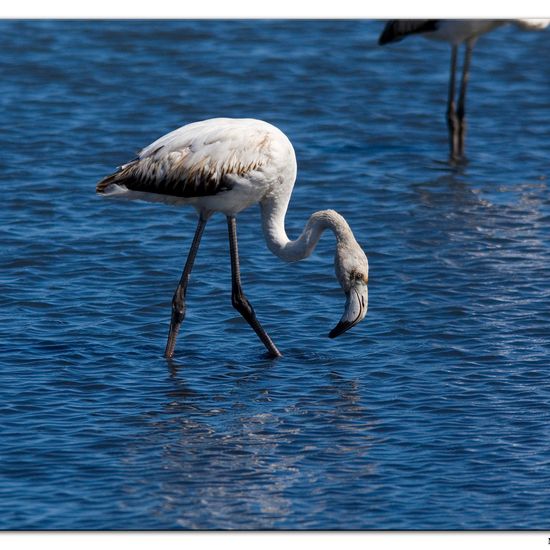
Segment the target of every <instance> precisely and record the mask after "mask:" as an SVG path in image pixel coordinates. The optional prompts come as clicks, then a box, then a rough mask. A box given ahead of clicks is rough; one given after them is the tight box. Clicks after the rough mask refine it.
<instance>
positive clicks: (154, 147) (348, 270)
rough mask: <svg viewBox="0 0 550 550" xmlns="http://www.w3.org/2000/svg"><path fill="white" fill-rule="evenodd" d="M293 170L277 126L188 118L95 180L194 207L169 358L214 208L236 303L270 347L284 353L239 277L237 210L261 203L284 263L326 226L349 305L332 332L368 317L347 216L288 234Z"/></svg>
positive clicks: (114, 193)
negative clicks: (221, 218) (223, 224)
mask: <svg viewBox="0 0 550 550" xmlns="http://www.w3.org/2000/svg"><path fill="white" fill-rule="evenodd" d="M296 172H297V166H296V156H295V153H294V148H293V147H292V144H291V143H290V141H289V139H288V138H287V137H286V136H285V134H283V132H281V130H279V129H278V128H276V127H275V126H272V125H271V124H269V123H267V122H264V121H261V120H255V119H232V118H213V119H209V120H203V121H200V122H194V123H192V124H187V125H186V126H182V127H181V128H178V129H177V130H174V131H173V132H170V133H168V134H166V135H165V136H163V137H161V138H159V139H157V140H156V141H155V142H153V143H152V144H151V145H149V146H147V147H145V148H144V149H142V150H141V151H140V153H139V154H138V157H137V158H136V159H134V160H132V161H130V162H128V163H127V164H124V165H122V166H120V167H119V168H118V169H117V171H116V172H114V173H113V174H111V175H109V176H107V177H105V178H103V179H102V180H101V181H100V182H99V183H98V184H97V188H96V191H97V193H98V194H100V195H105V196H109V197H120V198H127V199H143V200H146V201H152V202H165V203H169V204H182V205H191V206H193V207H194V208H195V209H196V210H197V213H198V218H199V219H198V224H197V228H196V230H195V236H194V238H193V242H192V244H191V248H190V250H189V254H188V256H187V261H186V262H185V266H184V268H183V273H182V275H181V278H180V281H179V284H178V286H177V288H176V291H175V293H174V297H173V299H172V316H171V322H170V329H169V333H168V340H167V343H166V348H165V351H164V355H165V357H167V358H171V357H172V356H173V355H174V350H175V346H176V337H177V335H178V332H179V329H180V326H181V323H182V321H183V319H184V316H185V295H186V291H187V286H188V282H189V275H190V273H191V269H192V268H193V263H194V261H195V257H196V254H197V251H198V248H199V244H200V241H201V237H202V234H203V231H204V228H205V226H206V223H207V221H208V219H209V218H210V216H212V214H213V213H215V212H221V213H223V214H224V215H225V216H226V218H227V227H228V235H229V249H230V255H231V275H232V304H233V307H234V308H235V309H237V311H238V312H239V313H240V314H241V315H242V316H243V317H244V319H245V320H246V321H247V322H248V324H249V325H250V326H251V327H252V328H253V329H254V331H255V332H256V334H257V335H258V337H259V338H260V340H261V341H262V343H263V344H264V346H265V347H266V349H267V351H268V353H269V354H270V355H271V356H273V357H279V356H281V353H280V352H279V350H278V349H277V347H276V346H275V344H274V343H273V341H272V340H271V338H270V337H269V335H268V334H267V332H266V331H265V330H264V328H263V327H262V325H261V324H260V322H259V321H258V319H257V317H256V314H255V312H254V309H253V308H252V305H251V304H250V302H249V301H248V299H247V298H246V297H245V295H244V292H243V289H242V284H241V274H240V268H239V253H238V246H237V222H236V216H237V214H238V213H239V212H241V211H242V210H244V209H245V208H248V207H249V206H252V205H253V204H257V203H259V205H260V208H261V215H262V228H263V233H264V237H265V240H266V243H267V246H268V247H269V249H270V250H271V252H273V254H275V255H276V256H278V257H279V258H281V259H283V260H285V261H287V262H295V261H298V260H301V259H303V258H306V257H308V256H309V255H310V254H311V253H312V252H313V250H314V248H315V246H316V245H317V242H318V241H319V239H320V237H321V234H322V233H323V231H325V229H329V230H331V231H332V232H333V233H334V235H335V237H336V252H335V258H334V262H335V272H336V278H337V279H338V281H339V283H340V286H341V287H342V289H343V290H344V292H345V294H346V306H345V310H344V314H343V315H342V318H341V319H340V321H339V322H338V324H337V325H336V326H335V327H334V328H333V329H332V331H331V332H330V333H329V337H331V338H335V337H336V336H339V335H341V334H343V333H344V332H345V331H347V330H348V329H350V328H351V327H353V326H355V325H356V324H357V323H359V322H360V321H361V320H362V319H363V318H364V317H365V315H366V313H367V306H368V286H367V283H368V275H369V264H368V260H367V256H366V255H365V253H364V252H363V250H362V249H361V247H360V246H359V244H358V243H357V241H356V240H355V237H354V235H353V233H352V231H351V229H350V227H349V225H348V223H347V222H346V220H345V219H344V218H343V217H342V216H341V215H340V214H338V213H337V212H335V211H334V210H322V211H319V212H315V213H314V214H312V215H311V216H310V218H309V220H308V221H307V223H306V225H305V227H304V230H303V231H302V233H301V235H300V236H299V237H298V239H296V240H295V241H292V240H290V239H289V238H288V236H287V234H286V231H285V216H286V212H287V208H288V203H289V201H290V196H291V194H292V189H293V187H294V182H295V180H296Z"/></svg>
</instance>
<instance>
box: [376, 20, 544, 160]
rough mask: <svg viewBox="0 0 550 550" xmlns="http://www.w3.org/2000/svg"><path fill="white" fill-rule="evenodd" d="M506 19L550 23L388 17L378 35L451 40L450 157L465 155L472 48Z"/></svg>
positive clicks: (528, 25)
mask: <svg viewBox="0 0 550 550" xmlns="http://www.w3.org/2000/svg"><path fill="white" fill-rule="evenodd" d="M507 23H514V24H515V25H517V26H518V27H520V28H522V29H526V30H542V29H545V28H546V27H547V26H548V25H549V24H550V19H513V20H504V19H394V20H392V21H388V23H387V24H386V27H385V28H384V30H383V31H382V34H381V35H380V37H379V39H378V44H380V45H384V44H388V43H389V42H398V41H400V40H402V39H403V38H405V37H407V36H409V35H411V34H421V35H422V36H425V37H426V38H434V39H436V40H445V41H447V42H449V43H450V44H451V69H450V78H449V93H448V99H447V127H448V130H449V149H450V157H451V160H452V161H454V162H456V161H460V160H463V158H464V139H465V134H466V119H465V103H466V88H467V86H468V79H469V73H470V63H471V59H472V50H473V48H474V45H475V43H476V41H477V39H478V38H479V37H480V36H481V35H482V34H485V33H488V32H490V31H492V30H493V29H496V28H497V27H500V26H502V25H505V24H507ZM461 44H466V50H465V53H464V63H463V65H462V80H461V83H460V92H459V95H458V106H457V105H456V103H455V95H456V94H455V80H456V61H457V54H458V48H459V46H460V45H461Z"/></svg>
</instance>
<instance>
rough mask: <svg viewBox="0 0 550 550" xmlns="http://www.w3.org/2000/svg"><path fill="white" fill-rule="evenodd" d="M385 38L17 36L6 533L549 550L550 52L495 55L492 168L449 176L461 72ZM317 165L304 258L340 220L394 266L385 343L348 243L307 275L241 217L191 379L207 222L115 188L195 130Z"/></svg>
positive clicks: (483, 60)
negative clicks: (457, 533)
mask: <svg viewBox="0 0 550 550" xmlns="http://www.w3.org/2000/svg"><path fill="white" fill-rule="evenodd" d="M382 27H383V22H381V21H360V20H355V21H307V22H304V21H6V20H4V21H1V22H0V36H2V39H1V47H0V74H2V78H1V80H0V102H1V111H2V120H3V123H2V131H1V132H0V179H1V189H2V202H1V207H0V239H1V243H2V246H1V248H0V255H1V256H0V260H1V261H0V362H1V369H0V418H1V428H0V430H1V435H0V528H2V529H178V528H184V529H549V528H550V381H549V375H548V373H549V352H550V321H549V312H550V190H549V188H548V175H549V172H550V160H549V159H550V93H549V92H550V71H548V70H547V69H546V65H547V60H548V59H550V40H549V36H550V35H549V34H548V33H549V32H550V31H548V32H546V33H544V32H543V33H526V32H521V31H518V30H516V29H514V28H513V27H507V28H501V29H499V30H497V31H495V32H493V33H491V34H490V35H487V36H485V37H483V38H482V39H481V40H480V41H479V43H478V46H477V47H476V51H475V53H474V58H473V66H472V78H471V87H470V89H469V94H468V106H467V107H468V116H469V119H468V120H469V127H468V136H467V144H466V145H467V154H468V161H469V162H468V163H467V164H466V165H465V166H463V167H459V168H456V167H452V166H450V165H449V164H448V163H447V162H446V158H447V136H446V128H445V121H444V111H445V101H446V86H447V74H448V63H449V48H448V46H447V45H446V44H444V43H437V42H429V41H426V40H423V39H421V38H418V37H416V38H414V37H413V38H410V39H407V40H406V41H404V42H403V43H401V44H396V45H391V46H386V47H384V48H380V47H378V46H377V45H376V39H377V36H378V33H379V32H380V30H381V29H382ZM214 116H233V117H241V116H246V117H256V118H261V119H264V120H267V121H269V122H271V123H273V124H275V125H277V126H278V127H280V128H281V129H282V130H283V131H284V132H285V133H286V134H287V135H288V136H289V138H290V139H291V141H292V142H293V144H294V146H295V149H296V154H297V157H298V165H299V175H298V181H297V184H296V188H295V192H294V194H293V197H292V201H291V204H290V210H289V214H288V218H287V229H288V232H289V234H290V235H291V236H293V237H296V236H297V235H298V233H299V231H300V230H301V228H302V226H303V224H304V223H305V221H306V219H307V217H308V216H309V214H310V213H312V212H313V211H314V210H319V209H323V208H335V209H336V210H338V211H339V212H341V213H342V214H343V215H344V216H345V217H346V218H347V219H348V221H349V223H350V225H351V227H352V228H353V230H354V232H355V234H356V236H357V239H358V240H359V242H360V243H362V245H363V247H364V248H365V250H366V252H367V254H368V256H369V261H370V269H371V271H370V307H369V312H368V316H367V318H366V319H365V321H364V322H363V323H362V324H360V325H358V326H357V327H355V328H354V329H353V330H351V331H350V332H349V333H347V334H345V335H344V336H342V337H341V338H339V339H336V340H330V339H328V338H327V337H326V334H327V333H328V331H329V330H330V329H331V328H332V326H333V325H334V324H335V323H336V322H337V321H338V319H339V317H340V315H341V312H342V310H343V306H344V297H343V294H342V292H341V290H340V289H339V287H338V284H337V282H336V280H335V278H334V273H333V248H334V239H333V237H332V236H330V235H328V234H327V235H325V236H324V238H323V240H322V241H321V243H320V245H319V247H318V248H317V250H316V251H315V253H314V254H313V256H312V257H311V258H309V259H307V260H305V261H303V262H300V263H297V264H291V265H289V264H285V263H283V262H282V261H280V260H279V259H277V258H276V257H274V256H273V255H271V253H270V252H269V251H268V250H267V248H266V246H265V244H264V242H263V240H262V237H261V232H260V216H259V210H258V208H252V209H250V210H248V211H245V212H244V213H242V214H241V215H240V216H239V225H238V230H239V239H240V250H241V256H242V273H243V284H244V288H245V290H246V293H247V295H248V297H249V298H250V300H251V302H252V303H253V304H254V306H255V308H256V311H257V313H258V316H259V318H260V319H261V321H262V322H263V324H264V326H265V327H266V329H267V330H268V332H269V333H270V335H271V336H272V338H273V340H274V341H275V343H276V344H277V345H278V347H279V348H280V349H281V351H282V352H283V353H284V357H283V358H282V359H280V360H277V361H272V360H269V359H268V358H266V356H265V354H264V350H263V347H262V345H261V343H260V342H259V340H258V339H257V338H256V336H255V335H254V334H253V333H252V331H251V330H250V328H249V327H248V325H246V323H245V322H244V321H243V320H242V319H241V317H240V316H239V315H238V313H237V312H236V311H235V310H234V309H233V308H232V307H231V299H230V269H229V257H228V244H227V237H226V226H225V219H224V218H223V216H217V217H214V218H213V219H212V220H211V222H210V223H209V224H208V226H207V228H206V232H205V236H204V239H203V242H202V245H201V249H200V251H199V254H198V258H197V262H196V266H195V270H194V272H193V276H192V279H191V283H190V287H189V292H188V313H187V317H186V320H185V323H184V325H183V328H182V332H181V334H180V338H179V340H178V346H177V349H176V356H175V358H174V360H173V361H170V362H167V361H166V360H165V359H164V358H163V357H162V353H163V351H164V344H165V338H166V334H167V330H168V323H169V317H170V302H171V298H172V293H173V291H174V288H175V286H176V283H177V281H178V278H179V275H180V272H181V269H182V266H183V262H184V259H185V255H186V252H187V249H188V247H189V244H190V242H191V238H192V235H193V231H194V228H195V223H196V218H195V213H194V211H193V210H192V209H189V208H173V207H169V206H165V205H157V204H146V203H139V202H124V201H120V202H117V201H109V200H104V199H101V198H99V197H96V195H95V184H96V182H97V180H99V179H100V178H101V177H103V176H104V175H106V174H108V173H110V172H111V171H112V170H113V169H114V168H115V167H116V166H117V165H119V164H121V163H123V162H125V161H127V160H129V159H131V158H132V156H133V155H134V153H135V151H137V150H138V149H140V148H141V147H143V146H145V145H147V144H148V143H150V142H152V141H153V140H154V139H156V138H157V137H159V136H160V135H162V134H164V133H166V132H168V131H170V130H172V129H174V128H176V127H178V126H180V125H183V124H185V123H188V122H192V121H195V120H201V119H204V118H210V117H214Z"/></svg>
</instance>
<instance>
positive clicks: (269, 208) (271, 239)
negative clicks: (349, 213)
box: [261, 197, 355, 262]
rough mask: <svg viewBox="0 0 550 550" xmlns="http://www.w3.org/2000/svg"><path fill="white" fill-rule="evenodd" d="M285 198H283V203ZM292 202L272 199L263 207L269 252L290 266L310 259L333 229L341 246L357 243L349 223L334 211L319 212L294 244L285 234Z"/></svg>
mask: <svg viewBox="0 0 550 550" xmlns="http://www.w3.org/2000/svg"><path fill="white" fill-rule="evenodd" d="M281 198H282V197H279V199H281ZM289 199H290V197H289V198H288V199H286V200H285V199H283V200H277V199H274V198H269V199H266V200H264V201H262V203H261V208H262V227H263V231H264V236H265V240H266V243H267V246H268V247H269V250H271V252H273V254H275V255H276V256H278V257H279V258H281V259H282V260H284V261H286V262H296V261H298V260H302V259H304V258H307V257H308V256H309V255H310V254H311V253H312V252H313V250H314V249H315V246H316V245H317V243H318V242H319V239H320V238H321V235H322V234H323V231H324V230H325V229H330V230H331V231H332V232H333V233H334V235H335V237H336V241H337V245H340V244H347V243H350V242H355V237H354V236H353V233H352V232H351V229H350V227H349V225H348V223H347V222H346V220H345V219H344V218H343V217H342V216H341V215H340V214H338V212H335V211H334V210H319V211H318V212H315V213H314V214H312V215H311V216H310V217H309V220H308V221H307V223H306V226H305V227H304V229H303V231H302V234H301V235H300V236H299V237H298V238H297V239H296V240H295V241H291V240H290V239H289V238H288V236H287V234H286V231H285V216H286V211H287V207H288V201H289Z"/></svg>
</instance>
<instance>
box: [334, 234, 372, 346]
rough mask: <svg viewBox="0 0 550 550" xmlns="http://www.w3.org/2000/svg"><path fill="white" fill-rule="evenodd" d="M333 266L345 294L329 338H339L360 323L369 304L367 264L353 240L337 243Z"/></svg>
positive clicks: (365, 258)
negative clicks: (341, 311)
mask: <svg viewBox="0 0 550 550" xmlns="http://www.w3.org/2000/svg"><path fill="white" fill-rule="evenodd" d="M335 264H336V265H335V268H336V277H337V278H338V281H339V282H340V285H341V287H342V288H343V290H344V292H345V293H346V308H345V310H344V314H343V315H342V318H341V319H340V321H339V322H338V324H337V325H336V326H335V327H334V328H333V329H332V330H331V331H330V333H329V337H330V338H336V337H337V336H340V335H341V334H343V333H344V332H346V331H347V330H349V329H350V328H352V327H354V326H355V325H356V324H357V323H359V322H360V321H362V320H363V319H364V318H365V315H366V314H367V307H368V303H369V289H368V282H369V262H368V260H367V256H366V254H365V253H364V252H363V249H362V248H361V247H360V246H359V244H357V241H355V239H353V240H352V241H348V242H345V243H338V246H337V251H336V258H335Z"/></svg>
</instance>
